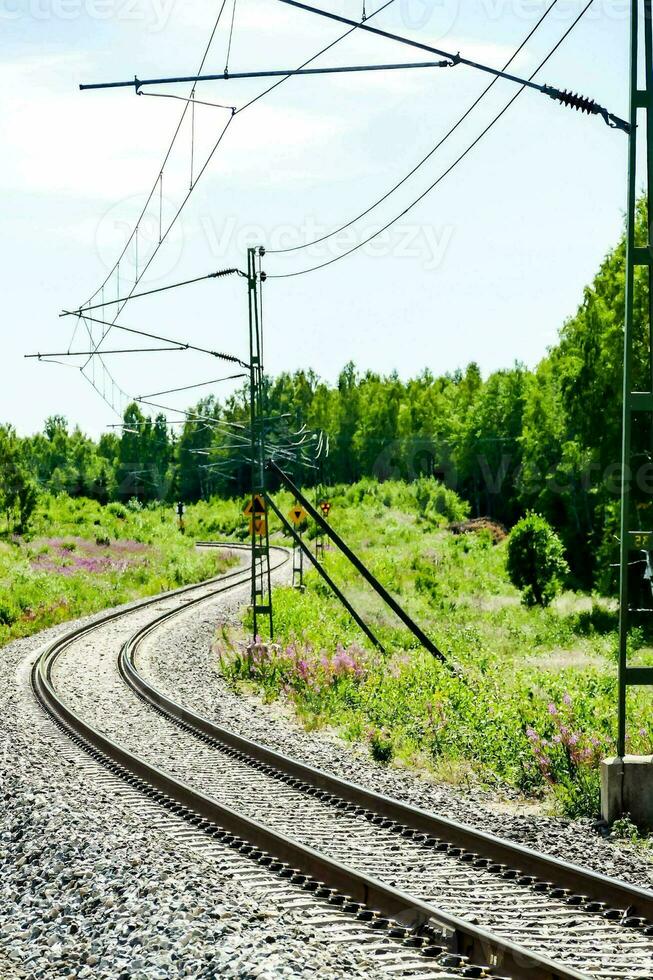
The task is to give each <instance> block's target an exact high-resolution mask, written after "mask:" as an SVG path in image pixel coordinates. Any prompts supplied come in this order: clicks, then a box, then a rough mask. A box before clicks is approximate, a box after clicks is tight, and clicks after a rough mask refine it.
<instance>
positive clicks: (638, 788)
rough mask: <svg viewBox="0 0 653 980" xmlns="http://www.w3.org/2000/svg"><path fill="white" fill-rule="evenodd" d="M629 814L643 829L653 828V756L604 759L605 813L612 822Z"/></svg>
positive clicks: (602, 794)
mask: <svg viewBox="0 0 653 980" xmlns="http://www.w3.org/2000/svg"><path fill="white" fill-rule="evenodd" d="M626 813H627V814H628V815H629V817H630V819H631V820H632V821H633V823H634V824H636V825H637V827H638V828H639V829H640V830H651V829H653V755H625V756H624V757H623V759H621V758H619V757H618V756H615V757H613V758H610V759H603V761H602V762H601V816H602V817H603V819H604V820H605V821H607V823H610V824H611V823H614V821H615V820H617V819H618V818H619V817H622V816H624V814H626Z"/></svg>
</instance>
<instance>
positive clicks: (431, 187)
mask: <svg viewBox="0 0 653 980" xmlns="http://www.w3.org/2000/svg"><path fill="white" fill-rule="evenodd" d="M282 2H283V3H285V2H287V0H282ZM593 2H594V0H589V2H588V3H587V4H585V6H584V7H583V9H582V10H581V11H580V13H579V14H578V16H577V17H576V18H575V20H574V21H572V23H571V24H570V26H569V27H568V28H567V30H566V31H565V33H564V34H563V35H562V37H561V38H560V40H559V41H558V42H557V43H556V44H555V46H554V47H553V48H552V49H551V51H549V53H548V54H547V56H546V57H545V58H544V59H543V60H542V61H541V62H540V63H539V65H538V66H537V68H536V69H535V71H533V72H532V74H531V75H530V78H534V77H535V75H537V73H538V72H539V71H541V70H542V68H543V67H544V66H545V65H546V64H547V62H548V61H549V60H550V59H551V58H552V57H553V55H554V54H555V53H556V51H557V50H558V48H559V47H560V46H561V44H563V43H564V41H565V40H566V39H567V38H568V37H569V35H570V34H571V32H572V31H573V30H574V28H575V27H576V25H577V24H578V23H579V22H580V21H581V20H582V18H583V17H584V16H585V14H586V13H587V11H588V10H589V8H590V7H591V6H592V3H593ZM524 91H525V88H524V86H522V87H521V88H520V89H518V90H517V92H515V94H514V95H513V96H512V98H511V99H510V100H509V101H508V102H507V103H506V105H504V107H503V108H502V109H501V110H500V111H499V112H498V113H497V114H496V115H495V116H494V117H493V118H492V120H491V121H490V122H489V123H488V125H487V126H486V127H485V129H483V130H482V132H481V133H480V134H479V135H478V136H477V137H476V139H474V140H473V141H472V142H471V143H470V144H469V146H467V147H466V149H465V150H463V152H462V153H461V154H460V155H459V156H458V157H457V158H456V159H455V160H454V162H453V163H452V164H451V165H450V166H449V167H447V169H446V170H445V171H444V172H443V173H441V174H440V176H439V177H438V178H437V179H436V180H434V181H433V183H431V184H430V185H429V186H428V187H427V188H426V190H424V191H422V193H421V194H420V195H419V196H418V197H416V198H415V199H414V200H413V201H412V202H411V203H410V204H409V205H408V206H407V207H405V208H404V209H403V211H400V212H399V214H396V215H395V216H394V218H391V219H390V220H389V221H387V222H386V223H385V224H384V225H383V227H382V228H378V229H377V230H376V231H375V232H373V233H372V234H370V235H368V236H367V238H365V239H364V240H363V241H361V242H359V243H358V244H357V245H354V246H352V248H350V249H348V250H347V251H346V252H343V253H342V254H341V255H336V256H334V258H332V259H327V260H326V261H325V262H320V263H318V265H314V266H310V267H309V268H308V269H299V270H298V271H297V272H285V273H276V274H275V273H268V274H267V278H268V279H292V278H294V277H295V276H303V275H307V274H308V273H309V272H317V271H318V270H319V269H324V268H326V267H327V266H329V265H333V264H334V262H339V261H340V260H341V259H344V258H347V256H349V255H352V254H353V253H354V252H357V251H358V250H359V249H360V248H363V246H364V245H367V244H368V243H369V242H371V241H373V240H374V239H375V238H378V236H379V235H381V234H383V232H384V231H387V229H388V228H390V227H391V226H392V225H394V224H395V223H396V222H397V221H399V220H400V219H401V218H403V217H404V216H405V215H406V214H408V213H409V212H410V211H412V209H413V208H414V207H416V205H417V204H419V203H420V201H423V200H424V198H425V197H427V196H428V195H429V194H430V193H431V191H432V190H434V188H436V187H437V186H438V184H440V183H441V182H442V181H443V180H444V179H445V177H447V176H448V175H449V174H450V173H451V172H452V171H453V170H455V168H456V167H457V166H458V164H459V163H461V162H462V161H463V160H464V159H465V157H466V156H467V155H468V154H469V153H470V152H471V151H472V150H473V149H474V148H475V147H476V146H477V145H478V144H479V143H480V142H481V140H482V139H483V138H484V137H485V136H486V135H487V134H488V133H489V132H490V130H491V129H493V127H494V126H495V125H496V124H497V123H498V121H499V120H500V119H501V117H502V116H503V115H505V113H506V112H507V111H508V110H509V109H510V108H511V106H512V105H513V104H514V103H515V102H516V101H517V99H518V98H519V96H520V95H522V93H523V92H524Z"/></svg>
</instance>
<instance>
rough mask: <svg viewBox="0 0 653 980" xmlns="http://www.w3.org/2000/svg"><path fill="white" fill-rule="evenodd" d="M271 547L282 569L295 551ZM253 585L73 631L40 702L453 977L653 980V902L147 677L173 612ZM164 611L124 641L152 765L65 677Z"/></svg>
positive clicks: (192, 812)
mask: <svg viewBox="0 0 653 980" xmlns="http://www.w3.org/2000/svg"><path fill="white" fill-rule="evenodd" d="M228 547H234V546H232V545H228ZM273 552H274V555H275V558H276V559H278V560H277V561H276V563H275V568H279V567H280V566H281V565H282V564H284V563H285V561H287V559H288V555H287V553H286V552H285V551H283V550H282V549H273ZM248 582H249V570H248V569H238V570H237V571H234V572H230V573H228V574H227V575H224V576H221V577H220V578H219V579H215V580H212V581H210V582H207V583H204V584H202V585H200V586H191V587H186V588H184V589H181V590H176V591H175V592H173V593H167V594H166V595H164V596H158V597H155V598H154V599H150V600H145V601H144V602H141V603H138V604H137V605H136V606H133V607H132V608H131V609H129V610H126V611H116V612H112V613H108V614H106V615H105V616H103V617H101V618H100V619H98V620H96V621H95V622H94V623H92V624H91V625H89V626H85V627H82V628H79V629H76V630H72V631H71V632H70V633H69V634H67V635H66V636H64V637H63V638H62V639H60V640H58V641H56V642H55V643H54V644H52V645H51V646H50V647H49V648H48V649H47V650H45V651H44V653H43V654H42V656H41V657H40V658H39V660H38V662H37V663H36V665H35V667H34V671H33V685H34V689H35V691H36V693H37V696H38V697H39V699H40V700H41V702H42V703H43V704H44V705H45V707H46V708H47V710H48V711H49V712H50V713H51V714H52V715H53V716H54V717H55V718H56V719H57V720H58V721H59V722H60V723H61V724H62V725H63V726H64V727H65V728H66V729H67V730H68V731H69V732H70V733H71V734H72V735H73V736H74V737H75V738H77V739H78V740H80V741H82V742H83V744H84V745H85V747H87V748H88V749H89V751H90V752H91V753H92V754H94V755H95V756H96V757H101V758H102V759H103V760H104V761H106V762H107V764H109V765H110V766H111V767H112V768H113V769H114V771H119V772H120V774H121V775H123V776H124V777H125V778H126V779H128V780H129V781H130V782H131V783H132V784H136V785H138V786H139V788H141V789H143V790H144V791H146V792H148V793H149V795H150V796H152V797H154V798H155V799H157V800H158V801H159V802H161V803H164V804H167V805H168V806H169V807H171V808H173V809H175V810H176V811H177V812H179V813H181V814H183V815H184V816H186V817H187V818H188V819H189V820H190V821H191V822H193V823H194V824H196V825H198V826H200V827H201V828H202V829H204V830H205V831H206V833H207V834H209V835H211V837H213V838H214V839H217V840H222V841H223V842H224V843H225V844H229V845H231V846H232V847H236V848H238V849H239V850H240V851H241V852H242V853H245V854H248V855H249V856H250V857H251V858H252V860H254V861H257V862H258V864H259V865H262V866H263V867H267V868H269V869H271V870H273V871H276V872H277V874H278V875H280V876H281V877H282V878H285V879H290V880H291V881H293V882H295V883H296V884H298V885H302V886H303V887H304V888H305V889H306V890H307V891H309V892H311V893H312V894H313V895H315V896H317V897H318V898H320V897H321V898H322V899H323V900H324V901H325V902H330V903H331V904H333V905H334V906H338V907H340V908H343V907H344V908H345V909H346V910H347V911H348V912H350V913H351V914H352V915H355V916H356V917H357V919H358V920H359V921H362V922H365V921H369V922H370V924H371V925H372V926H374V927H376V928H378V929H385V930H387V931H388V932H389V934H390V935H393V936H394V937H395V938H396V939H397V940H398V941H401V942H403V943H404V945H406V946H409V947H410V948H413V949H421V950H422V952H424V953H426V954H427V956H429V958H432V959H433V958H437V959H438V961H439V962H440V963H441V964H442V966H443V967H445V968H446V969H447V970H448V971H449V972H448V973H447V975H449V976H461V975H462V976H464V975H466V976H485V975H491V976H499V975H510V976H512V977H516V978H519V977H532V978H540V977H542V978H554V977H556V978H560V980H563V978H569V980H571V978H574V977H575V978H580V977H588V976H602V977H610V978H616V977H635V976H637V977H640V978H641V977H644V976H649V975H653V973H652V972H651V969H652V963H653V960H652V956H653V939H649V938H648V937H649V936H650V935H651V934H653V928H652V927H651V926H650V925H649V919H651V918H653V893H651V892H648V891H645V890H643V889H638V888H635V887H632V886H630V885H628V884H627V883H624V882H619V881H615V880H613V879H609V878H605V877H603V876H601V875H597V874H594V873H592V872H590V871H587V870H585V869H582V868H579V867H576V866H574V865H570V864H566V863H564V862H560V861H557V860H556V859H554V858H551V857H548V856H546V855H543V854H539V853H536V852H534V851H531V850H529V849H527V848H524V847H521V846H519V845H516V844H513V843H511V842H508V841H505V840H501V839H499V838H496V837H493V836H492V835H489V834H484V833H482V832H480V831H478V830H475V829H473V828H471V827H467V826H464V825H462V824H458V823H456V822H454V821H450V820H447V819H445V818H442V817H437V816H435V815H434V814H431V813H428V812H426V811H424V810H420V809H418V808H415V807H412V806H408V805H406V804H404V803H401V802H399V801H397V800H392V799H389V798H387V797H384V796H381V795H379V794H377V793H373V792H371V791H369V790H366V789H364V788H363V787H361V786H357V785H355V784H352V783H349V782H346V781H343V780H341V779H338V778H336V777H334V776H332V775H330V774H328V773H325V772H322V771H320V770H317V769H315V768H313V767H311V766H307V765H305V764H303V763H300V762H298V761H296V760H293V759H291V758H289V757H288V756H285V755H281V754H280V753H278V752H274V751H273V750H271V749H269V748H266V747H265V746H263V745H260V744H258V743H256V742H253V741H251V740H249V739H246V738H244V737H242V736H239V735H236V734H235V733H233V732H230V731H228V730H226V729H224V728H221V727H220V726H218V725H216V724H214V723H213V722H211V721H210V720H208V719H206V718H202V717H201V716H199V715H197V714H195V713H194V712H191V711H189V710H188V709H186V708H184V707H183V706H182V705H179V704H176V703H175V702H174V701H172V700H171V699H170V698H168V697H166V696H165V695H164V694H162V693H161V692H159V691H157V690H156V689H155V688H154V687H152V685H151V684H150V683H148V681H147V679H146V678H145V677H144V676H143V675H142V673H141V672H139V670H138V663H137V658H138V651H139V647H141V645H142V644H144V643H145V642H146V641H148V640H151V639H152V637H153V635H154V634H155V632H156V631H157V630H158V629H161V628H164V626H165V624H166V623H167V622H168V621H169V620H171V619H172V618H173V617H176V616H179V615H180V614H182V613H183V612H184V611H186V610H188V609H189V608H192V607H194V606H196V605H197V604H199V603H204V602H207V601H208V600H211V599H215V598H216V597H217V596H219V595H220V594H222V593H226V592H231V591H232V590H235V589H237V588H239V587H242V586H243V585H245V584H247V583H248ZM162 604H164V605H167V606H168V608H165V609H164V610H163V611H162V612H161V614H160V615H158V616H156V617H154V618H152V617H149V616H148V617H147V621H146V622H141V623H140V625H139V626H138V628H137V629H136V630H135V631H133V630H131V631H130V633H128V634H127V637H128V638H127V639H126V640H125V641H124V642H122V643H121V645H120V657H119V665H120V671H121V674H122V677H123V678H124V680H125V681H126V682H127V684H128V685H129V686H130V687H131V688H132V689H133V690H134V691H135V692H136V693H137V694H138V696H139V698H140V699H141V703H140V708H139V706H138V702H135V701H134V699H133V698H132V704H131V705H130V709H129V713H130V718H131V717H132V708H135V709H136V710H135V711H134V712H133V716H134V717H136V716H138V719H137V720H136V721H135V722H134V721H132V722H131V724H132V725H133V724H136V726H137V727H139V726H142V725H145V726H147V725H150V724H151V725H153V726H154V728H153V732H154V731H156V732H157V733H158V734H156V735H154V736H153V738H154V741H155V744H156V754H155V757H154V758H150V759H145V758H142V757H141V756H140V755H139V754H138V753H137V752H135V751H134V750H133V748H130V747H129V745H128V743H129V741H130V738H129V737H127V738H124V737H123V735H124V732H123V731H122V730H121V731H120V732H119V734H120V739H119V740H116V738H114V737H110V736H109V735H108V734H107V733H106V728H107V724H105V723H104V722H103V723H102V724H101V725H100V726H97V727H96V726H95V725H94V724H92V723H90V722H89V720H88V716H87V717H86V718H85V717H83V714H86V711H84V712H83V713H82V711H80V709H79V705H80V704H82V703H83V702H80V701H78V703H77V704H76V706H75V707H72V706H71V703H69V702H70V692H69V691H67V690H66V688H65V687H63V688H61V685H58V683H57V681H56V678H55V677H54V675H55V674H56V670H57V665H58V662H59V661H60V659H61V658H62V657H64V655H65V654H66V652H70V651H71V650H72V649H73V648H74V647H75V644H80V642H81V643H86V644H87V645H88V642H89V640H91V639H92V637H93V635H94V634H96V633H97V631H99V630H101V629H103V628H105V627H109V626H110V625H111V624H114V623H116V621H120V620H123V621H125V622H127V621H128V620H129V618H130V617H131V618H134V614H135V613H136V614H138V618H139V619H143V613H144V612H145V611H146V610H148V609H149V608H150V607H152V606H154V605H157V606H161V605H162ZM114 686H115V685H114ZM114 693H115V692H114ZM126 693H127V692H126V691H125V694H126ZM67 694H68V696H67ZM72 700H73V701H74V698H73V699H72ZM152 709H156V711H153V710H152ZM140 719H142V720H140ZM152 719H155V720H154V721H152ZM157 726H158V727H157ZM99 728H102V729H104V730H99ZM171 729H174V731H176V732H177V735H176V736H174V737H172V738H170V737H169V736H170V732H171ZM180 729H181V731H180ZM125 732H126V733H127V736H129V731H128V729H126V730H125ZM170 744H172V745H174V750H173V749H172V748H170ZM180 760H183V761H180ZM176 771H177V772H179V771H180V774H181V773H183V776H184V778H183V779H181V778H179V775H176V774H175V772H176ZM470 894H472V895H473V896H474V899H473V902H472V907H473V912H474V914H471V915H470V914H469V912H470V897H469V896H470ZM443 896H444V897H446V905H447V911H446V912H445V911H444V910H443V909H442V908H440V907H439V904H440V901H441V900H442V898H443ZM436 902H437V903H438V904H437V905H436ZM452 908H453V909H454V910H455V911H454V912H452ZM479 920H480V921H482V922H484V923H485V925H484V926H480V925H478V924H477V922H478V921H479ZM515 938H517V939H518V941H513V940H514V939H515ZM554 961H555V962H554Z"/></svg>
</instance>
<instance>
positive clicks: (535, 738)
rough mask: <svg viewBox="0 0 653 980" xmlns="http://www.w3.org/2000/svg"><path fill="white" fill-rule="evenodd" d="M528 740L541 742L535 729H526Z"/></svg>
mask: <svg viewBox="0 0 653 980" xmlns="http://www.w3.org/2000/svg"><path fill="white" fill-rule="evenodd" d="M526 738H527V739H528V740H529V741H530V742H539V740H540V736H539V735H538V734H537V732H536V731H535V729H534V728H527V729H526Z"/></svg>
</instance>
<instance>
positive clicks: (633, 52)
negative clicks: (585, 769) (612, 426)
mask: <svg viewBox="0 0 653 980" xmlns="http://www.w3.org/2000/svg"><path fill="white" fill-rule="evenodd" d="M645 3H646V6H647V8H648V9H649V11H650V0H645ZM638 22H639V0H632V2H631V25H630V121H631V130H630V134H629V137H628V211H627V225H626V275H625V278H626V283H625V285H626V299H625V320H624V364H623V405H622V444H621V518H620V555H619V668H618V709H617V721H618V724H617V754H618V755H619V756H624V755H625V753H626V668H627V650H628V648H627V643H628V624H629V614H628V552H629V536H628V531H629V530H630V527H629V515H630V441H631V397H630V396H631V391H632V348H633V310H634V287H635V218H636V206H637V107H638V90H637V65H638V37H639V30H638V27H639V23H638Z"/></svg>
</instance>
